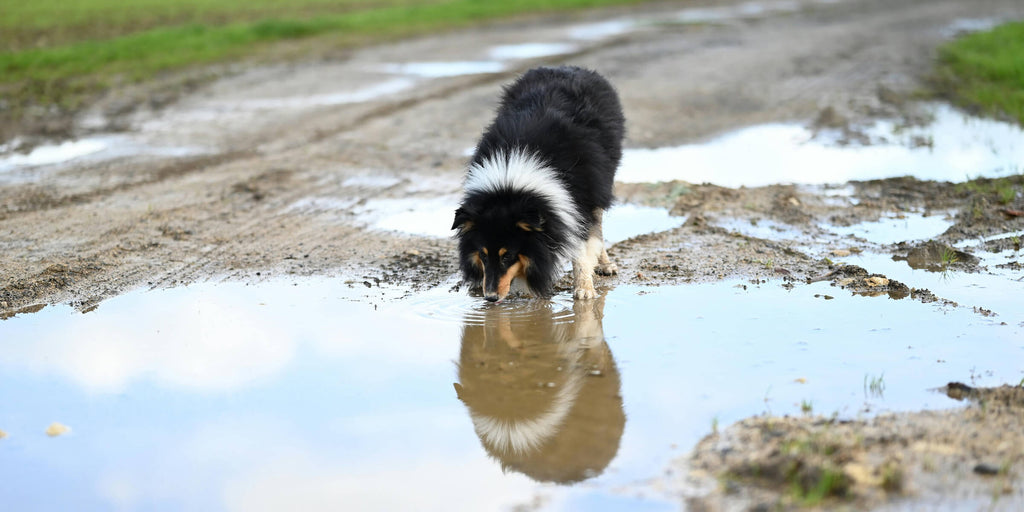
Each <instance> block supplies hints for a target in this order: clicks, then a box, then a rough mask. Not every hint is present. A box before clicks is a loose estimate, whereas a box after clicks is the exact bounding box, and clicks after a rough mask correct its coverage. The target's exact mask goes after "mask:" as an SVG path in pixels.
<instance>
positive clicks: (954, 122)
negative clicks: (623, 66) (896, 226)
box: [616, 104, 1024, 187]
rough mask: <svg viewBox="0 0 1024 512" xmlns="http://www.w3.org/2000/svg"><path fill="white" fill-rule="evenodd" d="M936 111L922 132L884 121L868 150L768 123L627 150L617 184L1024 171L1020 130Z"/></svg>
mask: <svg viewBox="0 0 1024 512" xmlns="http://www.w3.org/2000/svg"><path fill="white" fill-rule="evenodd" d="M932 108H933V109H934V113H935V121H934V122H933V123H932V124H930V125H928V126H924V127H915V128H905V129H897V127H896V126H895V125H894V124H893V123H892V122H889V121H879V122H878V123H876V124H875V125H874V126H873V127H871V128H870V129H868V135H869V136H871V138H872V140H875V141H878V142H877V143H874V144H872V145H869V146H860V145H848V146H839V145H835V144H832V143H829V142H827V141H822V140H818V139H817V138H815V137H814V136H813V134H812V133H811V131H810V130H808V129H807V128H806V127H804V126H803V125H798V124H767V125H761V126H753V127H750V128H744V129H742V130H738V131H736V132H732V133H729V134H726V135H723V136H722V137H719V138H717V139H714V140H711V141H709V142H705V143H701V144H690V145H684V146H677V147H666V148H656V149H627V150H626V151H625V152H624V154H623V158H622V167H621V168H620V170H619V173H618V175H617V176H616V179H617V180H619V181H623V182H639V183H643V182H658V181H670V180H684V181H688V182H691V183H714V184H716V185H721V186H725V187H740V186H748V187H753V186H763V185H770V184H776V183H798V184H827V183H843V182H846V181H849V180H870V179H880V178H891V177H898V176H914V177H916V178H919V179H923V180H939V181H943V180H944V181H953V182H960V181H964V180H966V179H969V178H976V177H980V176H984V177H998V176H1007V175H1010V174H1016V173H1019V172H1022V171H1024V164H1022V162H1024V130H1022V129H1021V128H1020V127H1017V126H1014V125H1011V124H1008V123H1003V122H1000V121H993V120H988V119H980V118H976V117H972V116H968V115H966V114H963V113H960V112H958V111H956V110H955V109H953V108H952V107H950V106H947V105H941V104H940V105H934V106H933V107H932ZM922 142H930V146H929V145H921V143H922Z"/></svg>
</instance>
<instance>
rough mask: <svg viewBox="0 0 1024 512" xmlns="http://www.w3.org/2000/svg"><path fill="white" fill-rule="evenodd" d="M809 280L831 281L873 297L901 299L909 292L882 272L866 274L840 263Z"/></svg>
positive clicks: (859, 269) (906, 287)
mask: <svg viewBox="0 0 1024 512" xmlns="http://www.w3.org/2000/svg"><path fill="white" fill-rule="evenodd" d="M810 281H831V282H832V286H838V287H840V288H843V289H845V290H849V291H851V292H852V293H855V294H857V295H865V296H869V297H875V296H879V295H888V296H889V297H890V298H893V299H902V298H904V297H907V296H909V295H910V294H911V291H912V290H911V289H910V287H909V286H907V285H905V284H903V283H901V282H899V281H897V280H895V279H889V278H888V277H886V276H884V275H882V274H868V271H867V270H865V269H864V268H863V267H858V266H857V265H840V266H838V267H836V268H835V269H833V270H832V271H831V272H829V273H828V274H825V275H824V276H819V277H816V278H812V279H811V280H810Z"/></svg>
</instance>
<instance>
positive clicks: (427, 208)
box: [355, 195, 686, 244]
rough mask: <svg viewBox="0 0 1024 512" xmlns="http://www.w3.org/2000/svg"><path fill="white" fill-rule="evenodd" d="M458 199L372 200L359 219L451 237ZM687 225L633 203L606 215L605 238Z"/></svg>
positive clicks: (384, 227) (358, 212)
mask: <svg viewBox="0 0 1024 512" xmlns="http://www.w3.org/2000/svg"><path fill="white" fill-rule="evenodd" d="M458 203H459V196H454V195H453V196H442V197H432V198H421V197H417V198H401V199H371V200H369V201H366V203H364V204H363V205H362V206H360V207H359V208H357V209H356V210H355V214H356V215H357V216H358V218H359V220H360V221H361V222H363V223H365V225H366V226H367V227H369V228H371V229H378V230H383V231H397V232H400V233H407V234H411V235H421V236H429V237H434V238H448V237H450V236H452V235H453V234H454V233H453V231H451V230H450V229H449V228H451V225H452V219H453V218H454V215H455V213H454V212H455V208H456V207H457V206H458ZM684 222H686V217H674V216H672V215H669V214H668V210H667V209H664V208H652V207H649V206H638V205H634V204H619V205H615V206H613V207H612V208H611V209H610V210H608V212H606V213H605V216H604V239H605V241H606V242H608V243H610V244H614V243H618V242H621V241H623V240H626V239H628V238H632V237H634V236H638V235H643V234H647V233H656V232H659V231H667V230H669V229H673V228H676V227H679V226H682V225H683V223H684Z"/></svg>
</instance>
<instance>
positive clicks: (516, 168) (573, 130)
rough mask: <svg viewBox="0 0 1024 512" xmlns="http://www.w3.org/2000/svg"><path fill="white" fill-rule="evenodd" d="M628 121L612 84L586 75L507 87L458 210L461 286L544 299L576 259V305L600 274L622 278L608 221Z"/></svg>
mask: <svg viewBox="0 0 1024 512" xmlns="http://www.w3.org/2000/svg"><path fill="white" fill-rule="evenodd" d="M624 124H625V119H624V118H623V115H622V107H621V106H620V104H619V98H618V95H617V94H616V93H615V90H614V89H613V88H612V86H611V84H609V83H608V81H607V80H605V79H604V78H603V77H601V75H598V74H597V73H595V72H593V71H590V70H587V69H582V68H577V67H558V68H536V69H532V70H530V71H528V72H526V73H525V74H523V76H521V77H519V79H518V80H516V81H515V82H513V83H512V84H511V85H509V86H507V87H506V88H505V91H504V95H503V96H502V99H501V104H500V106H499V108H498V113H497V117H496V118H495V120H494V122H493V123H492V124H491V125H490V126H489V127H488V128H487V130H486V131H485V132H484V134H483V136H482V137H481V139H480V142H479V143H478V144H477V146H476V152H475V154H474V155H473V158H472V160H471V161H470V164H469V170H468V171H467V174H466V180H465V186H464V188H465V192H464V195H463V197H462V204H461V206H460V207H459V208H458V209H457V210H456V211H455V223H454V224H453V225H452V229H457V230H458V232H457V234H456V235H455V236H456V237H457V239H458V242H459V266H460V268H461V270H462V275H463V279H464V280H465V281H466V282H468V283H469V284H470V285H471V286H473V287H480V288H481V289H482V290H483V294H484V297H485V298H486V299H487V300H489V301H492V302H494V301H500V300H502V299H504V298H505V297H506V296H507V295H508V293H509V289H510V287H511V284H512V281H513V280H514V279H516V278H519V279H520V281H525V284H526V287H527V288H528V289H529V291H530V292H531V293H533V294H535V295H538V296H544V297H547V296H550V295H551V293H552V290H553V288H554V286H555V283H556V282H557V281H558V280H559V278H560V277H561V275H562V269H563V264H564V262H565V261H566V260H571V261H572V276H573V288H574V296H575V298H577V299H592V298H594V297H595V295H596V294H595V291H594V278H593V273H594V272H595V270H596V272H597V273H599V274H602V275H612V274H615V273H617V271H618V270H617V268H616V266H615V265H614V264H613V263H612V262H611V261H609V259H608V253H607V252H606V251H605V248H604V240H603V238H602V235H601V218H602V215H603V213H604V211H605V210H606V209H608V207H609V206H611V204H612V199H613V197H612V185H613V183H614V181H615V170H616V169H617V168H618V165H619V160H620V159H621V157H622V137H623V134H624V131H625V127H624Z"/></svg>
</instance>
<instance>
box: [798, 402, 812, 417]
mask: <svg viewBox="0 0 1024 512" xmlns="http://www.w3.org/2000/svg"><path fill="white" fill-rule="evenodd" d="M800 412H802V413H804V414H810V413H812V412H814V403H812V402H811V401H810V400H802V401H801V402H800Z"/></svg>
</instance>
